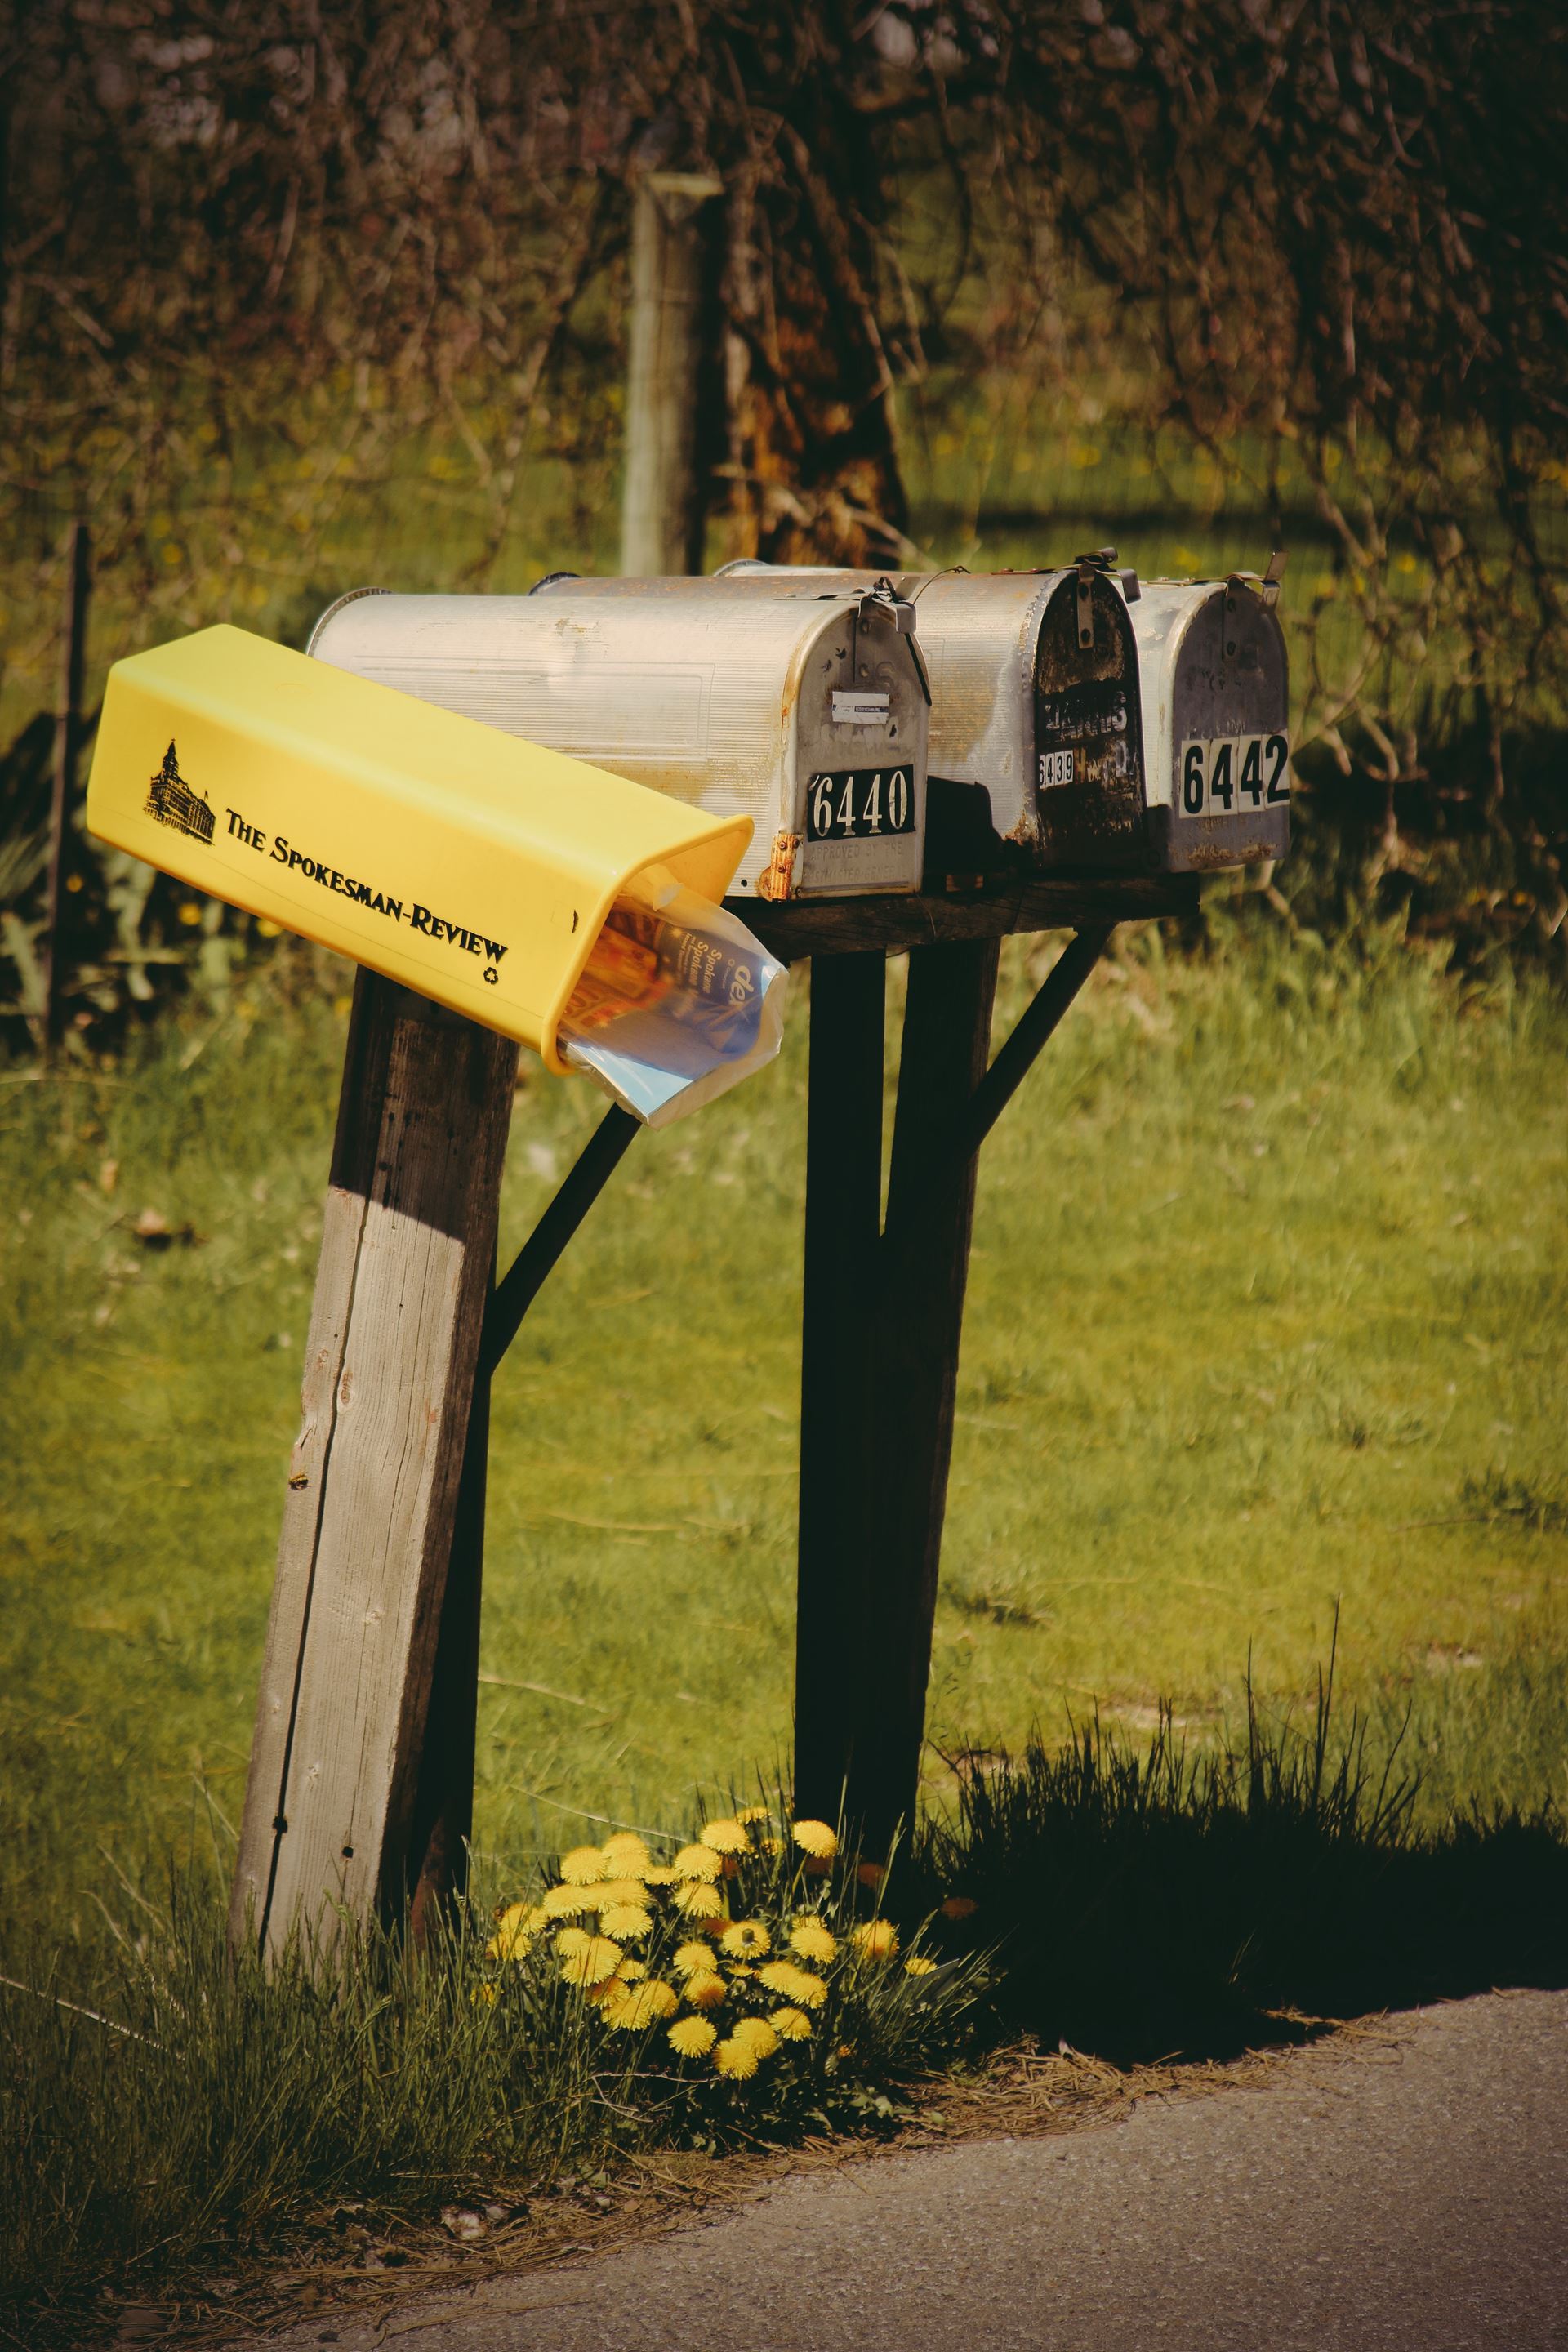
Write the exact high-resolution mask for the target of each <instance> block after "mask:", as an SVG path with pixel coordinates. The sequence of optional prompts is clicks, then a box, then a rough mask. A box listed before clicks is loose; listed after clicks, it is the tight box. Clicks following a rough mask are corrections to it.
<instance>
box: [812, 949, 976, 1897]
mask: <svg viewBox="0 0 1568 2352" xmlns="http://www.w3.org/2000/svg"><path fill="white" fill-rule="evenodd" d="M998 954H999V942H998V941H996V940H960V941H954V942H952V943H950V944H944V945H942V946H936V947H925V948H916V949H914V950H911V952H910V977H909V999H908V1003H907V1006H906V1009H905V1013H904V1038H903V1053H902V1058H901V1060H900V1066H899V1100H898V1111H897V1116H896V1118H895V1122H894V1128H893V1151H892V1162H891V1167H890V1170H889V1179H888V1217H887V1227H886V1231H885V1234H884V1235H883V1238H882V1241H881V1243H880V1244H879V1248H878V1252H877V1308H876V1324H875V1370H874V1375H873V1380H872V1391H873V1399H872V1403H873V1410H872V1414H871V1423H870V1426H871V1432H872V1444H871V1448H870V1454H869V1459H868V1462H867V1465H866V1477H867V1484H868V1487H869V1489H870V1491H871V1493H872V1494H873V1495H874V1496H875V1505H874V1509H873V1513H872V1518H873V1526H872V1530H871V1540H870V1544H869V1546H868V1553H867V1559H866V1566H865V1570H864V1572H863V1592H864V1607H865V1622H864V1630H863V1638H862V1643H861V1646H860V1649H859V1653H858V1655H857V1657H856V1659H855V1662H854V1677H855V1678H854V1687H853V1711H854V1720H855V1725H856V1732H855V1739H854V1746H853V1756H852V1764H851V1769H850V1774H849V1788H848V1801H847V1811H848V1813H849V1815H850V1817H851V1818H852V1820H853V1821H854V1822H856V1824H857V1825H858V1829H859V1831H860V1833H861V1835H862V1837H863V1839H864V1841H865V1843H866V1846H867V1849H868V1852H870V1853H881V1852H885V1851H886V1850H887V1848H888V1846H889V1843H890V1841H891V1839H892V1837H893V1835H894V1833H895V1832H896V1831H897V1829H898V1826H899V1824H900V1822H908V1821H909V1820H910V1818H911V1817H912V1815H913V1812H914V1806H915V1796H916V1790H917V1788H918V1785H919V1778H920V1757H921V1743H922V1740H923V1738H924V1734H925V1705H926V1685H927V1683H928V1681H929V1679H930V1674H931V1626H932V1621H933V1619H934V1616H935V1612H936V1584H937V1569H938V1565H939V1562H940V1560H941V1557H942V1521H943V1517H944V1516H945V1513H946V1508H947V1476H948V1468H949V1465H950V1463H951V1461H952V1414H953V1400H954V1395H955V1392H956V1389H957V1383H958V1353H959V1342H960V1339H961V1336H962V1332H963V1295H964V1289H965V1286H966V1285H967V1282H968V1277H969V1242H970V1234H971V1231H972V1228H973V1218H974V1183H975V1161H974V1160H973V1158H971V1159H970V1160H968V1161H967V1162H966V1163H965V1165H964V1167H963V1171H962V1173H961V1174H960V1175H959V1176H958V1178H957V1180H956V1181H953V1182H951V1183H946V1184H943V1185H941V1186H939V1187H937V1188H935V1189H934V1190H933V1189H932V1187H931V1184H930V1181H929V1180H930V1175H931V1167H932V1165H933V1163H939V1162H940V1161H941V1160H942V1156H943V1152H944V1149H945V1148H947V1147H948V1146H949V1142H950V1139H951V1137H952V1134H953V1132H954V1130H955V1129H957V1128H958V1127H959V1125H960V1123H961V1121H962V1119H963V1114H964V1111H965V1109H966V1108H967V1106H968V1104H969V1102H970V1100H971V1098H972V1097H973V1093H974V1089H975V1087H976V1086H977V1084H978V1083H979V1081H980V1079H981V1078H982V1076H984V1070H985V1062H986V1055H987V1051H988V1048H989V1045H990V1037H991V1008H992V1003H993V1000H994V995H995V990H996V966H997V959H998Z"/></svg>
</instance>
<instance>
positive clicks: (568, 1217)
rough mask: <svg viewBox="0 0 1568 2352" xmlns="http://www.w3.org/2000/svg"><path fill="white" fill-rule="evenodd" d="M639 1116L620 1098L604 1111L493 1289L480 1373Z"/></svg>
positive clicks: (496, 1359)
mask: <svg viewBox="0 0 1568 2352" xmlns="http://www.w3.org/2000/svg"><path fill="white" fill-rule="evenodd" d="M639 1123H640V1122H639V1121H638V1120H637V1119H635V1118H633V1117H632V1115H631V1113H630V1111H626V1110H622V1109H621V1108H620V1106H619V1105H618V1104H616V1105H613V1106H612V1107H611V1108H610V1109H609V1110H607V1111H606V1112H605V1116H604V1118H602V1119H601V1120H600V1121H599V1124H598V1126H597V1127H596V1128H595V1129H594V1132H593V1134H592V1135H591V1136H590V1137H589V1138H588V1140H587V1142H586V1143H585V1144H584V1147H583V1150H581V1151H580V1152H579V1153H578V1155H577V1158H576V1159H575V1160H574V1162H573V1164H572V1167H571V1169H570V1170H569V1171H568V1172H567V1175H566V1177H565V1180H564V1181H563V1184H562V1186H561V1189H560V1191H559V1192H557V1193H556V1195H555V1198H554V1199H553V1200H552V1202H551V1203H550V1206H549V1207H548V1208H547V1209H546V1210H545V1212H544V1214H543V1215H542V1217H541V1218H540V1220H539V1223H537V1224H536V1225H535V1227H534V1228H533V1231H532V1232H531V1234H530V1235H529V1237H528V1239H527V1240H526V1241H525V1242H524V1244H523V1245H522V1247H521V1250H519V1252H518V1254H517V1255H516V1257H515V1258H514V1259H513V1260H512V1262H511V1265H510V1266H509V1267H508V1268H507V1271H506V1273H505V1274H504V1275H503V1276H501V1279H500V1282H498V1283H497V1285H496V1286H495V1288H494V1290H492V1291H491V1293H490V1297H489V1306H488V1307H486V1309H485V1320H484V1328H483V1330H482V1332H481V1334H480V1338H479V1376H480V1378H481V1379H484V1378H487V1377H488V1376H489V1374H490V1373H491V1372H493V1371H494V1370H495V1368H496V1366H497V1365H498V1364H499V1363H500V1360H501V1358H502V1357H503V1356H504V1355H505V1353H506V1351H507V1349H509V1348H510V1345H511V1343H512V1341H513V1340H514V1339H516V1337H517V1335H518V1332H519V1331H520V1330H521V1328H522V1318H523V1317H524V1316H525V1315H526V1314H527V1313H528V1310H529V1308H530V1307H531V1306H532V1304H533V1302H534V1300H535V1299H536V1298H537V1297H538V1296H539V1294H540V1292H541V1290H542V1288H543V1287H544V1284H545V1281H546V1279H547V1277H548V1276H550V1274H551V1273H552V1271H553V1269H554V1267H555V1266H556V1265H557V1264H558V1262H559V1261H560V1258H561V1256H562V1255H563V1252H564V1250H565V1248H566V1245H567V1244H568V1243H569V1242H570V1241H571V1239H572V1237H573V1235H574V1234H575V1232H576V1231H577V1228H578V1226H579V1225H580V1224H581V1223H582V1222H583V1220H584V1217H585V1216H586V1215H587V1213H588V1212H589V1210H590V1209H591V1208H592V1207H593V1205H594V1203H595V1201H596V1200H597V1199H598V1197H599V1195H600V1193H601V1192H603V1191H604V1189H605V1185H606V1184H607V1183H608V1182H609V1181H610V1178H611V1177H612V1176H613V1175H614V1174H615V1172H616V1169H617V1168H618V1167H619V1166H620V1163H621V1160H622V1159H623V1157H624V1156H625V1153H626V1146H627V1145H628V1144H629V1143H630V1142H631V1139H632V1138H633V1136H635V1135H636V1133H637V1128H638V1125H639Z"/></svg>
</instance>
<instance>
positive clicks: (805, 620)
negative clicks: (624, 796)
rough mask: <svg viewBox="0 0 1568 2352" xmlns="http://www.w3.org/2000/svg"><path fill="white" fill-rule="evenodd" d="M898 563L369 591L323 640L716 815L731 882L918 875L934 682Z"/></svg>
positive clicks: (324, 619)
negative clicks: (780, 583) (875, 567)
mask: <svg viewBox="0 0 1568 2352" xmlns="http://www.w3.org/2000/svg"><path fill="white" fill-rule="evenodd" d="M914 624H915V609H914V606H913V604H911V603H910V599H909V598H908V597H906V596H903V595H901V594H900V593H897V592H896V591H895V589H894V588H893V587H892V586H890V585H889V583H888V582H887V581H886V580H877V579H874V578H872V577H871V576H870V575H868V576H867V578H866V579H865V580H864V581H857V582H855V583H850V582H848V581H847V579H846V580H841V581H839V582H837V583H835V584H833V585H831V586H825V585H822V584H818V585H817V586H816V588H815V589H814V590H813V592H812V593H810V594H809V595H804V596H800V597H790V598H783V599H779V600H765V599H759V598H757V597H756V596H755V595H753V594H751V593H745V592H744V591H743V590H742V589H741V588H740V587H739V586H738V585H737V584H736V583H731V582H728V581H726V580H724V579H717V580H688V579H670V580H652V581H650V580H584V579H578V578H576V577H575V576H574V575H573V574H571V573H554V574H552V575H551V577H549V578H548V579H545V580H542V581H541V582H540V583H539V584H538V586H537V587H536V588H534V589H533V590H532V591H531V592H530V593H529V594H527V595H523V596H405V595H395V594H391V593H386V592H385V591H382V590H376V589H362V590H360V591H358V592H356V593H354V594H353V595H350V596H345V597H342V598H341V599H340V601H339V602H338V603H337V604H333V605H332V606H331V608H330V609H329V610H328V611H327V612H326V613H325V614H323V615H322V616H321V620H320V621H319V622H318V623H317V625H316V628H315V631H314V634H313V635H312V636H311V639H310V652H311V653H312V654H314V655H315V656H317V657H318V658H319V659H321V660H322V661H327V662H331V663H334V664H336V666H337V667H339V668H342V669H349V670H354V671H357V672H358V673H359V675H360V676H361V677H370V678H375V679H377V680H379V681H380V682H381V683H382V684H383V685H385V686H392V687H396V688H399V689H400V690H401V691H402V692H403V693H405V694H412V695H417V696H419V697H420V698H422V699H424V700H426V701H429V702H437V703H441V704H443V705H444V706H445V707H446V708H447V709H448V710H457V711H461V712H462V713H464V714H465V715H466V716H467V717H468V718H470V719H482V720H484V721H485V722H486V723H487V724H489V726H492V727H497V728H500V729H501V730H504V731H505V732H506V733H508V734H510V735H520V736H522V737H524V738H526V739H527V740H529V741H530V742H534V743H540V744H544V745H547V746H548V747H549V748H550V749H551V750H552V751H571V752H573V753H574V754H575V755H576V757H578V758H579V759H582V760H586V761H592V762H594V763H595V765H597V766H599V767H602V768H607V769H610V770H611V771H613V772H615V773H616V774H617V775H622V776H626V777H629V778H630V779H631V780H632V781H633V782H636V783H640V784H647V785H650V786H652V787H654V788H655V789H656V790H658V791H659V792H664V793H670V794H672V795H673V796H674V797H675V798H677V799H679V800H682V801H686V802H689V803H692V804H693V805H695V806H697V807H700V808H701V809H704V810H706V811H707V812H708V813H709V814H712V815H717V816H735V815H744V816H749V817H750V818H751V819H752V824H753V826H754V831H753V835H752V845H751V848H750V849H749V851H748V852H747V854H746V856H745V857H744V858H743V859H742V864H741V866H740V869H739V872H738V873H737V875H736V877H735V879H734V881H733V882H732V883H731V898H741V899H744V898H770V899H784V898H818V897H835V898H846V897H861V896H865V895H867V894H868V893H871V892H889V891H912V890H918V889H919V887H920V886H921V871H922V863H923V857H924V842H925V815H926V748H927V735H928V721H929V709H928V704H929V692H928V688H927V682H926V675H925V670H924V667H923V665H922V661H921V652H920V649H919V647H918V646H917V645H916V643H915V637H914Z"/></svg>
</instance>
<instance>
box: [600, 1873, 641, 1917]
mask: <svg viewBox="0 0 1568 2352" xmlns="http://www.w3.org/2000/svg"><path fill="white" fill-rule="evenodd" d="M585 1892H586V1894H587V1896H588V1900H589V1902H590V1903H591V1904H593V1905H594V1906H595V1907H596V1908H597V1909H598V1910H600V1911H604V1910H605V1909H607V1908H608V1907H609V1906H612V1905H614V1904H616V1903H635V1904H636V1905H637V1906H638V1908H639V1909H640V1908H641V1906H643V1905H644V1904H645V1903H646V1902H647V1887H646V1886H645V1885H643V1882H642V1880H641V1879H640V1878H606V1879H605V1881H604V1884H603V1885H599V1886H590V1887H588V1888H587V1889H586V1890H585Z"/></svg>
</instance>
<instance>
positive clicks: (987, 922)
mask: <svg viewBox="0 0 1568 2352" xmlns="http://www.w3.org/2000/svg"><path fill="white" fill-rule="evenodd" d="M1198 887H1199V877H1198V876H1196V875H1195V874H1111V875H1082V876H1075V875H1066V876H1063V875H1053V876H1052V877H1051V878H1050V879H1049V881H1046V882H1020V883H1016V884H1013V885H1010V886H1008V887H1005V888H1002V889H991V890H979V891H973V892H971V891H953V892H950V893H944V892H935V891H918V892H916V893H914V894H913V895H912V896H910V897H908V898H792V899H790V900H788V901H787V902H786V903H785V904H784V905H783V906H773V905H770V904H769V903H768V902H767V901H766V900H765V899H761V898H736V899H731V900H728V901H727V902H726V903H727V904H728V905H729V907H730V909H731V913H733V914H736V915H738V916H739V917H740V918H741V920H742V922H743V923H745V924H746V925H747V927H748V928H749V929H751V930H752V931H754V932H755V933H756V935H757V937H758V939H760V940H761V941H762V943H763V946H764V947H765V948H766V949H767V950H768V953H769V954H770V955H775V956H777V957H779V958H780V959H781V961H784V963H798V962H799V961H801V959H802V958H803V957H805V956H840V955H861V954H864V953H865V952H866V951H867V950H868V949H873V948H876V949H880V950H881V951H882V953H883V954H884V955H899V954H901V953H902V952H903V951H904V950H906V949H909V948H921V947H935V946H937V945H938V944H939V943H940V942H942V940H995V939H1002V938H1005V936H1006V934H1007V933H1008V932H1009V931H1058V930H1075V931H1076V930H1087V929H1094V928H1097V927H1100V926H1103V925H1106V924H1110V923H1122V922H1146V921H1147V920H1149V919H1150V918H1151V917H1153V916H1159V915H1177V916H1182V915H1192V914H1194V913H1195V912H1196V911H1197V904H1198Z"/></svg>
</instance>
